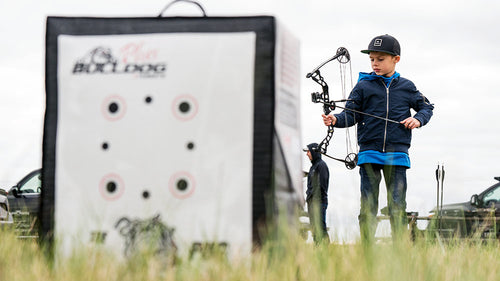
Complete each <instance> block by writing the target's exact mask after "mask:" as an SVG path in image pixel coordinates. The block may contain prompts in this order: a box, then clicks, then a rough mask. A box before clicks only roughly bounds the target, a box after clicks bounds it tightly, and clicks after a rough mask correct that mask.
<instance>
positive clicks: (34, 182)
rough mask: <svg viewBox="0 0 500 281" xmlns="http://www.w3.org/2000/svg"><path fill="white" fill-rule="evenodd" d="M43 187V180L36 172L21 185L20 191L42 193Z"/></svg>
mask: <svg viewBox="0 0 500 281" xmlns="http://www.w3.org/2000/svg"><path fill="white" fill-rule="evenodd" d="M41 188H42V181H41V180H40V174H35V175H34V176H33V177H31V178H30V179H29V180H28V181H27V182H26V183H24V184H23V185H22V186H20V187H19V191H21V192H22V193H40V191H41Z"/></svg>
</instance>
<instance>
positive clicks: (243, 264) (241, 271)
mask: <svg viewBox="0 0 500 281" xmlns="http://www.w3.org/2000/svg"><path fill="white" fill-rule="evenodd" d="M277 236H278V237H281V238H280V239H272V240H269V241H267V242H265V243H264V244H263V245H262V246H261V247H260V249H259V250H256V251H255V252H254V253H253V254H252V255H251V256H248V257H232V258H231V259H230V260H229V259H228V258H227V257H226V256H225V255H224V253H223V252H222V251H217V250H213V251H211V252H209V253H204V254H200V255H195V256H194V257H191V258H187V257H186V258H179V259H178V260H176V261H175V262H173V263H172V262H171V261H165V260H161V259H158V258H157V257H155V256H154V255H153V254H148V253H143V254H141V255H137V256H134V257H131V258H130V259H127V260H124V259H120V258H117V257H115V256H113V255H111V254H108V253H107V252H106V251H105V250H103V249H99V248H92V249H82V250H79V251H77V252H75V253H74V254H73V255H71V256H70V257H67V258H59V259H57V260H56V261H55V262H54V263H53V262H51V261H50V260H48V259H47V258H46V257H45V256H44V254H43V251H42V250H41V249H40V247H39V246H38V244H37V243H36V241H26V240H20V239H18V238H16V236H15V235H14V234H13V233H12V232H9V231H0V280H56V281H57V280H61V281H62V280H64V281H67V280H76V281H78V280H120V281H127V280H190V281H191V280H217V281H220V280H374V281H376V280H381V281H382V280H383V281H390V280H398V281H401V280H443V281H446V280H450V281H451V280H453V281H456V280H482V281H486V280H492V281H493V280H495V281H496V280H500V270H499V267H500V251H499V245H498V242H497V241H495V242H491V243H482V242H470V241H469V242H466V241H464V240H456V241H454V242H451V243H446V244H443V245H440V244H439V243H436V242H433V241H428V240H426V239H419V240H417V241H415V242H411V241H409V240H408V241H404V242H401V243H396V244H393V243H385V244H375V245H373V246H372V247H363V246H361V244H359V243H355V244H348V245H345V244H339V243H335V242H334V243H331V244H323V245H315V244H310V243H306V242H305V241H304V240H303V239H301V238H300V237H298V236H295V235H290V234H289V233H286V232H282V233H280V234H279V235H277Z"/></svg>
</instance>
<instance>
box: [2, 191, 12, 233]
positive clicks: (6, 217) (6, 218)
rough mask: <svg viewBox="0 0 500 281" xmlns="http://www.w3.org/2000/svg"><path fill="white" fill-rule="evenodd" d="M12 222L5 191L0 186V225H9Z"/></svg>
mask: <svg viewBox="0 0 500 281" xmlns="http://www.w3.org/2000/svg"><path fill="white" fill-rule="evenodd" d="M12 222H13V219H12V214H11V213H10V207H9V200H8V199H7V191H5V190H3V189H1V188H0V227H2V228H3V227H5V226H9V227H10V226H11V225H12Z"/></svg>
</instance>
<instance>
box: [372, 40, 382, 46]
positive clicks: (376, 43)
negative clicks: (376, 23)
mask: <svg viewBox="0 0 500 281" xmlns="http://www.w3.org/2000/svg"><path fill="white" fill-rule="evenodd" d="M373 46H375V47H380V46H382V39H375V42H373Z"/></svg>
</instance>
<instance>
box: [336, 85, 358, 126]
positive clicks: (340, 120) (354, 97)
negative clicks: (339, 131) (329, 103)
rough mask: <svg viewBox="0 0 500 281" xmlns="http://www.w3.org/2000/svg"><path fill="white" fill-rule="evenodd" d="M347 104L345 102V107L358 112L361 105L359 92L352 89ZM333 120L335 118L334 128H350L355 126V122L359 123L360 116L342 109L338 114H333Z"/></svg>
mask: <svg viewBox="0 0 500 281" xmlns="http://www.w3.org/2000/svg"><path fill="white" fill-rule="evenodd" d="M348 100H349V101H348V102H346V104H345V107H346V108H350V109H354V110H357V111H361V110H360V105H361V95H360V93H359V91H358V90H357V89H356V87H354V89H353V90H352V91H351V94H350V95H349V98H348ZM334 116H335V118H337V122H336V123H335V125H334V127H337V128H346V127H351V126H353V125H355V124H356V123H357V122H359V120H360V118H361V116H360V114H359V113H355V112H352V111H349V110H346V109H344V110H343V111H342V112H340V113H338V114H334Z"/></svg>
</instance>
